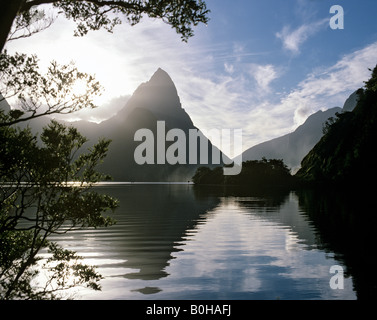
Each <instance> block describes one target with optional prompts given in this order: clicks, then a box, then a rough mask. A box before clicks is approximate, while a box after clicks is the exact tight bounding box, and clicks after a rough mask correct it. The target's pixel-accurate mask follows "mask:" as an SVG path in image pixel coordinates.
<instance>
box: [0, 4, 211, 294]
mask: <svg viewBox="0 0 377 320" xmlns="http://www.w3.org/2000/svg"><path fill="white" fill-rule="evenodd" d="M44 4H50V5H53V7H55V8H57V9H58V10H59V11H58V14H61V15H64V16H65V17H66V18H68V19H72V20H74V21H75V22H76V23H77V29H76V31H75V35H76V36H83V35H85V34H86V33H87V32H88V31H89V30H98V29H100V28H104V29H106V30H108V31H110V32H111V31H112V30H113V28H114V27H115V26H116V25H117V24H119V23H121V18H120V17H122V16H123V17H125V19H126V21H127V22H128V23H130V24H131V25H134V24H137V23H138V22H140V20H141V18H142V17H143V16H144V15H146V16H149V17H151V18H158V19H162V20H163V21H165V22H166V23H168V24H170V25H171V26H172V27H173V28H174V29H175V30H176V31H177V32H178V33H179V34H180V35H181V37H182V40H183V41H187V39H188V38H189V37H191V36H192V35H193V30H192V26H195V25H197V24H198V23H200V22H203V23H206V22H207V21H208V16H207V15H208V10H207V9H206V5H205V3H204V2H203V1H201V0H182V1H180V0H175V1H165V0H149V1H148V0H147V1H145V0H132V1H131V0H130V1H123V0H117V1H110V0H108V1H107V0H85V1H79V0H12V1H8V0H0V102H1V105H2V106H4V103H5V101H6V100H7V101H9V102H10V104H11V105H12V108H9V109H7V108H4V110H2V109H0V299H56V298H60V297H64V295H62V292H64V291H65V290H67V289H69V288H72V287H76V286H79V285H80V286H81V285H83V286H87V287H90V288H92V289H95V290H99V289H100V285H99V282H98V281H99V280H100V279H101V278H102V276H101V275H100V274H98V273H97V272H96V271H95V268H94V267H93V266H88V265H85V264H83V263H82V261H81V259H80V257H79V256H77V254H76V253H75V252H73V251H70V250H65V249H64V248H62V247H60V246H59V245H58V244H57V243H55V242H52V241H51V240H50V239H49V236H51V235H53V234H60V233H67V232H69V231H72V230H77V229H82V228H98V227H104V226H109V225H111V224H113V223H114V221H113V220H112V219H111V218H109V217H107V216H106V215H107V213H110V212H111V211H112V210H114V209H115V208H116V207H117V205H118V203H117V200H116V199H113V198H112V197H110V196H107V195H104V194H101V193H98V192H96V191H95V190H94V189H93V188H92V187H93V185H94V184H95V183H97V182H99V181H103V180H106V179H108V178H109V177H108V176H106V175H104V174H101V173H100V172H98V165H99V164H100V163H101V162H102V161H103V159H104V157H105V156H106V152H107V150H108V146H109V143H110V141H109V140H105V139H104V140H100V141H99V142H98V143H97V144H95V145H94V146H93V147H91V148H90V149H88V150H87V151H86V152H83V149H84V147H85V145H84V144H85V142H86V138H85V137H83V136H82V135H81V134H80V133H79V132H78V131H77V129H75V128H73V127H67V126H65V125H62V124H60V123H58V122H57V121H51V123H50V124H49V125H48V126H47V127H45V128H44V129H43V132H42V133H41V134H40V135H35V134H33V133H32V132H31V129H30V128H28V127H27V128H26V129H25V128H23V129H22V128H20V127H19V126H18V125H19V124H20V123H21V122H27V121H32V120H34V119H36V118H38V117H41V116H47V115H54V114H66V113H71V112H75V111H77V110H80V109H82V108H94V107H95V104H94V103H93V97H94V96H95V95H97V94H100V92H101V86H100V84H99V83H98V82H97V81H96V80H95V78H94V77H93V76H91V75H88V74H86V73H82V72H80V71H79V70H77V68H76V67H75V65H74V64H73V63H72V64H68V65H59V64H58V63H57V62H55V61H53V62H51V64H50V67H49V68H48V70H47V72H46V73H45V74H42V73H41V72H40V70H39V67H38V59H37V57H36V56H34V55H33V56H27V55H25V54H21V53H15V54H13V55H10V54H8V52H7V51H6V50H4V46H5V44H6V42H7V41H12V40H15V39H19V38H24V37H29V36H31V35H33V34H35V33H37V32H39V31H41V30H43V29H45V28H48V27H49V26H50V25H51V24H52V23H53V22H54V19H55V18H54V17H48V16H47V15H46V14H45V12H44V9H43V8H44V7H43V6H42V5H44ZM80 83H81V85H80V87H81V88H83V89H82V90H81V92H79V93H78V92H77V90H76V85H77V84H80ZM41 250H47V252H48V254H49V256H48V258H47V259H42V258H41V256H40V255H39V254H40V252H41ZM42 274H43V275H45V276H46V277H45V279H46V280H44V281H42V282H40V281H39V282H36V279H37V277H38V276H40V275H42Z"/></svg>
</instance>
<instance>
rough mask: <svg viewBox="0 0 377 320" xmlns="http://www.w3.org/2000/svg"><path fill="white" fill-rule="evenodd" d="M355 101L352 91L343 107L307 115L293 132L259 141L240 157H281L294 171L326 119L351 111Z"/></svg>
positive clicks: (256, 158)
mask: <svg viewBox="0 0 377 320" xmlns="http://www.w3.org/2000/svg"><path fill="white" fill-rule="evenodd" d="M356 102H357V93H356V92H354V93H353V94H351V96H350V97H349V98H348V99H347V101H346V102H345V104H344V107H343V109H341V108H339V107H335V108H331V109H328V110H326V111H318V112H316V113H314V114H312V115H311V116H309V118H308V119H307V120H306V121H305V122H304V123H303V124H302V125H301V126H299V127H298V128H297V129H296V130H295V131H294V132H292V133H289V134H286V135H284V136H281V137H278V138H275V139H272V140H269V141H266V142H263V143H260V144H258V145H256V146H253V147H251V148H250V149H248V150H246V151H244V153H243V154H242V159H243V160H244V161H245V160H260V159H262V157H265V158H267V159H282V160H284V163H285V164H286V165H287V166H288V167H290V168H291V169H292V171H296V170H297V169H298V168H299V167H300V163H301V161H302V159H303V158H304V157H305V156H306V155H307V154H308V152H309V151H310V150H311V149H312V148H313V147H314V146H315V144H316V143H317V142H318V141H319V140H320V139H321V137H322V136H323V132H322V129H323V125H324V124H325V123H326V121H327V120H328V119H329V118H331V117H334V116H335V114H336V113H337V112H341V111H342V110H343V111H351V110H352V109H353V108H354V107H355V105H356Z"/></svg>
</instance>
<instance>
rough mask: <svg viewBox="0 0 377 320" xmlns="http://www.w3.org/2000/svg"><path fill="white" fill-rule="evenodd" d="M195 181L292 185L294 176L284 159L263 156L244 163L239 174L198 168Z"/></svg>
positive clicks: (251, 184)
mask: <svg viewBox="0 0 377 320" xmlns="http://www.w3.org/2000/svg"><path fill="white" fill-rule="evenodd" d="M193 182H194V183H195V184H225V185H241V186H290V185H293V178H292V176H291V174H290V171H289V168H288V167H287V166H286V165H285V164H284V162H283V160H277V159H269V160H267V159H266V158H262V160H251V161H246V162H243V163H242V170H241V173H240V174H239V175H235V176H224V175H223V170H222V168H220V167H217V168H215V169H213V170H211V169H210V168H207V167H200V168H198V169H197V171H196V173H195V175H194V177H193Z"/></svg>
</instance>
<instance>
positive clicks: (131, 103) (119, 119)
mask: <svg viewBox="0 0 377 320" xmlns="http://www.w3.org/2000/svg"><path fill="white" fill-rule="evenodd" d="M157 121H164V122H165V134H166V133H167V132H168V131H169V130H170V129H180V130H181V131H183V132H184V133H185V137H186V149H185V163H186V164H182V163H179V164H173V165H172V164H169V163H167V161H166V162H165V163H164V164H157V140H158V138H157V137H158V134H157ZM73 125H75V126H76V127H78V129H79V130H80V132H82V133H83V134H84V135H85V136H87V137H88V138H89V139H90V141H92V142H95V141H96V140H98V138H100V137H105V138H109V139H111V140H112V143H111V145H110V148H109V152H108V156H107V157H106V159H105V161H104V163H103V164H102V165H101V171H103V172H106V173H108V174H110V175H111V176H112V177H113V178H114V180H116V181H188V180H190V179H191V177H192V176H193V175H194V173H195V170H196V168H198V167H199V166H200V148H199V141H198V149H197V161H196V162H197V164H189V162H190V161H189V141H188V140H189V130H190V129H197V128H196V127H195V126H194V124H193V122H192V120H191V118H190V117H189V115H188V114H187V113H186V111H185V110H184V109H183V108H182V106H181V102H180V99H179V96H178V93H177V89H176V87H175V85H174V83H173V81H172V79H171V78H170V76H169V75H168V74H167V73H166V72H165V71H163V70H162V69H158V70H157V71H156V72H155V73H154V75H153V76H152V77H151V79H150V80H149V81H148V82H146V83H143V84H141V85H140V86H139V87H138V88H137V89H136V90H135V92H134V94H133V95H132V97H131V98H130V99H129V100H128V102H127V104H126V106H125V107H124V108H123V109H122V110H120V111H119V112H118V113H117V114H116V115H115V116H114V117H112V118H110V119H109V120H106V121H103V122H101V123H100V124H87V123H84V122H82V121H80V122H77V123H73ZM139 129H148V130H150V131H151V132H152V133H153V137H154V144H153V146H154V164H143V165H139V164H137V163H136V162H135V159H134V152H135V149H136V148H137V146H138V145H140V144H141V143H142V142H140V141H134V136H135V132H136V131H138V130H139ZM206 142H207V143H208V145H209V148H208V150H209V152H208V158H209V163H211V161H212V147H213V148H216V147H214V146H212V144H211V142H210V141H209V140H208V139H206ZM174 143H175V141H172V142H170V141H169V142H166V146H165V150H164V151H165V152H166V150H167V149H168V148H169V146H171V145H172V144H174ZM217 150H218V149H217ZM191 163H192V162H191Z"/></svg>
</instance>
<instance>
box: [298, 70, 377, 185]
mask: <svg viewBox="0 0 377 320" xmlns="http://www.w3.org/2000/svg"><path fill="white" fill-rule="evenodd" d="M365 83H366V85H365V88H364V89H359V90H358V96H359V100H358V103H357V105H356V107H355V108H354V110H353V111H352V112H344V113H341V114H339V115H338V117H337V119H336V121H333V122H332V123H331V124H330V125H328V127H327V129H326V134H325V135H324V136H323V137H322V139H321V140H320V141H319V142H318V143H317V144H316V145H315V146H314V148H313V149H312V150H311V151H310V152H309V153H308V155H307V156H306V157H305V158H304V159H303V161H302V163H301V169H300V170H299V171H298V172H297V174H296V176H297V177H298V178H300V179H301V180H302V181H305V182H316V183H326V182H331V183H336V184H342V185H343V186H346V185H350V184H354V183H357V184H360V183H362V182H363V181H364V179H365V178H366V177H368V178H370V179H372V180H374V179H375V178H377V171H376V166H375V164H374V162H373V159H374V148H373V146H374V145H375V143H376V139H377V90H376V83H377V67H376V68H375V69H374V70H373V72H372V76H371V78H370V79H369V80H368V81H367V82H365Z"/></svg>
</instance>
